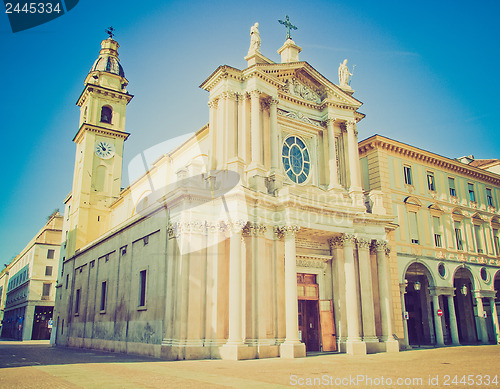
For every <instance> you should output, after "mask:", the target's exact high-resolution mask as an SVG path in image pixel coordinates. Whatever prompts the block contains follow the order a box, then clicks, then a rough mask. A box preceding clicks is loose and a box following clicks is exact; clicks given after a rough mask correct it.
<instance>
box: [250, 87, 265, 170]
mask: <svg viewBox="0 0 500 389" xmlns="http://www.w3.org/2000/svg"><path fill="white" fill-rule="evenodd" d="M250 96H251V106H250V108H251V111H250V129H251V139H252V164H255V165H256V166H261V165H262V149H263V146H262V134H261V126H260V92H259V91H257V90H254V91H252V92H251V93H250Z"/></svg>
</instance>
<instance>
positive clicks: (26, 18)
mask: <svg viewBox="0 0 500 389" xmlns="http://www.w3.org/2000/svg"><path fill="white" fill-rule="evenodd" d="M78 1H79V0H39V1H29V0H28V1H26V0H20V1H6V0H4V5H5V13H6V14H7V17H8V18H9V23H10V27H11V29H12V32H14V33H15V32H19V31H23V30H27V29H29V28H33V27H36V26H39V25H41V24H44V23H47V22H50V21H51V20H54V19H56V18H58V17H61V16H63V15H64V14H65V13H67V12H69V11H71V10H72V9H73V8H74V7H75V6H76V5H77V4H78Z"/></svg>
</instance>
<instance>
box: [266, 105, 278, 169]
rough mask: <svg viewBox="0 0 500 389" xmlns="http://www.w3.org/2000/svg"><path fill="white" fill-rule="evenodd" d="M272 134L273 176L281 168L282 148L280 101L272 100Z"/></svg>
mask: <svg viewBox="0 0 500 389" xmlns="http://www.w3.org/2000/svg"><path fill="white" fill-rule="evenodd" d="M269 111H270V121H271V123H270V132H271V174H274V173H276V171H277V170H278V167H279V155H280V147H279V145H278V100H277V99H273V98H271V100H270V105H269Z"/></svg>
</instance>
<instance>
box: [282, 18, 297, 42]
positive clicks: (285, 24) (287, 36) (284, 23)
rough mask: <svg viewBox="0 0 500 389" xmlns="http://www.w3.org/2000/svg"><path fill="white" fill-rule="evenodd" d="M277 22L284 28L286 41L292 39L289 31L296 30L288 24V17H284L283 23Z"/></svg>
mask: <svg viewBox="0 0 500 389" xmlns="http://www.w3.org/2000/svg"><path fill="white" fill-rule="evenodd" d="M278 22H280V24H283V25H284V26H285V27H286V39H292V36H291V35H290V29H292V30H296V29H297V27H296V26H294V25H293V24H292V23H290V18H289V17H288V15H286V17H285V21H283V20H278Z"/></svg>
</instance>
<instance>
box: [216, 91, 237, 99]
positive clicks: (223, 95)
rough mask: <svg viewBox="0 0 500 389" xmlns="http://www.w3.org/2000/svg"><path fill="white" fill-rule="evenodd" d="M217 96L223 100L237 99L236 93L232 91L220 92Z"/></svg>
mask: <svg viewBox="0 0 500 389" xmlns="http://www.w3.org/2000/svg"><path fill="white" fill-rule="evenodd" d="M218 97H219V98H220V99H223V100H234V101H236V100H238V94H237V93H236V92H234V91H226V92H222V93H221V94H219V95H218Z"/></svg>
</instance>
